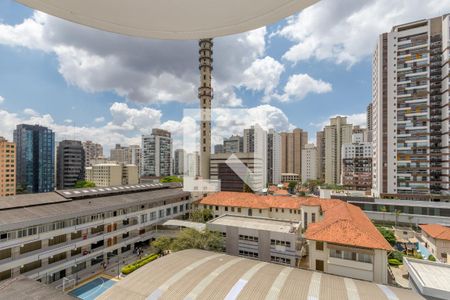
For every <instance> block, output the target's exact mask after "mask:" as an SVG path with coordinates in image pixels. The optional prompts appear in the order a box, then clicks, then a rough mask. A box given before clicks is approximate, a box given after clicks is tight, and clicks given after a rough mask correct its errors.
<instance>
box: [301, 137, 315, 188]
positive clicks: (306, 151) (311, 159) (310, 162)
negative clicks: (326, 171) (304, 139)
mask: <svg viewBox="0 0 450 300" xmlns="http://www.w3.org/2000/svg"><path fill="white" fill-rule="evenodd" d="M317 162H318V159H317V147H316V146H315V145H314V144H306V145H305V147H304V148H303V151H302V182H303V183H305V182H307V181H308V180H315V179H317V175H318V172H317Z"/></svg>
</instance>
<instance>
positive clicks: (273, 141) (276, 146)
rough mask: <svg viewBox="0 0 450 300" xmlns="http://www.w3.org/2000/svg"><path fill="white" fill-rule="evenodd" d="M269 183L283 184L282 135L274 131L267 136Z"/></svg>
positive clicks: (271, 130)
mask: <svg viewBox="0 0 450 300" xmlns="http://www.w3.org/2000/svg"><path fill="white" fill-rule="evenodd" d="M267 183H273V184H279V183H281V135H280V134H279V133H278V132H275V131H274V130H273V129H270V130H269V132H268V134H267Z"/></svg>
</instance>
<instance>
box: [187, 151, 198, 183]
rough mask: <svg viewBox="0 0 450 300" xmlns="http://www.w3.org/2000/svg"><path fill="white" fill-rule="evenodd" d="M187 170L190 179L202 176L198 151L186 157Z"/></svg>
mask: <svg viewBox="0 0 450 300" xmlns="http://www.w3.org/2000/svg"><path fill="white" fill-rule="evenodd" d="M186 168H187V170H186V173H187V175H188V176H189V177H197V176H200V154H199V153H198V151H195V152H193V153H188V154H187V155H186Z"/></svg>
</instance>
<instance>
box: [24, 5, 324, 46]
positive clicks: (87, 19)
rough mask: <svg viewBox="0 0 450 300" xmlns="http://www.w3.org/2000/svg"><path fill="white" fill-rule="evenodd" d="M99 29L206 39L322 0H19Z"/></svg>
mask: <svg viewBox="0 0 450 300" xmlns="http://www.w3.org/2000/svg"><path fill="white" fill-rule="evenodd" d="M16 1H17V2H20V3H23V4H25V5H27V6H29V7H31V8H34V9H37V10H40V11H43V12H45V13H47V14H50V15H53V16H56V17H60V18H63V19H66V20H69V21H72V22H75V23H79V24H83V25H87V26H90V27H94V28H97V29H101V30H105V31H110V32H115V33H120V34H125V35H130V36H138V37H145V38H157V39H179V40H182V39H200V38H209V37H217V36H223V35H229V34H235V33H240V32H244V31H248V30H252V29H256V28H259V27H262V26H265V25H268V24H271V23H274V22H277V21H278V20H280V19H283V18H285V17H288V16H290V15H292V14H294V13H296V12H298V11H300V10H302V9H303V8H305V7H307V6H309V5H311V4H314V3H316V2H317V1H318V0H16Z"/></svg>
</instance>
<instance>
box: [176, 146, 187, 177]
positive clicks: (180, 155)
mask: <svg viewBox="0 0 450 300" xmlns="http://www.w3.org/2000/svg"><path fill="white" fill-rule="evenodd" d="M185 156H186V151H184V150H183V149H176V150H175V152H174V158H173V174H174V175H184V173H185V171H186V168H185Z"/></svg>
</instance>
